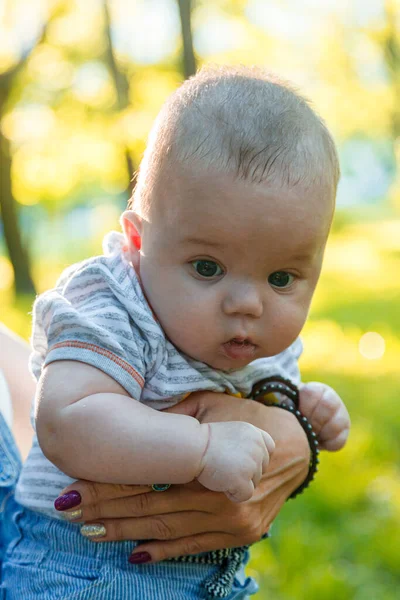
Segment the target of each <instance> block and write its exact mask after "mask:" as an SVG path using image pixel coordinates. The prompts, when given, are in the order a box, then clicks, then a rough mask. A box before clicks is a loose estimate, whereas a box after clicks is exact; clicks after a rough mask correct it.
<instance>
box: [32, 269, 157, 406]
mask: <svg viewBox="0 0 400 600" xmlns="http://www.w3.org/2000/svg"><path fill="white" fill-rule="evenodd" d="M60 282H61V285H59V286H58V287H57V288H56V289H54V290H51V291H50V292H46V293H45V294H43V295H42V296H40V297H39V298H38V299H37V301H36V303H35V305H34V311H33V314H34V326H33V336H32V343H33V350H34V352H33V357H32V359H31V363H32V364H33V365H35V364H36V365H38V363H39V364H41V368H43V367H44V366H46V365H48V364H50V363H52V362H54V361H57V360H76V361H79V362H83V363H86V364H89V365H92V366H93V367H96V368H98V369H100V370H101V371H103V372H104V373H106V374H107V375H109V376H110V377H112V378H113V379H114V380H115V381H117V382H118V383H119V384H120V385H121V386H122V387H123V388H124V389H125V390H126V391H127V392H128V393H129V394H130V395H131V396H132V397H133V398H135V399H136V400H140V396H141V392H142V388H143V385H144V378H145V371H146V367H145V362H144V345H145V340H143V338H142V337H141V334H140V331H139V330H138V329H137V328H135V324H134V323H133V321H132V319H131V318H130V316H129V313H128V312H127V310H126V308H125V307H124V306H123V305H122V304H121V303H120V301H119V300H118V298H117V297H116V295H115V293H114V291H113V285H112V278H111V281H110V274H109V273H107V272H106V269H105V267H104V265H102V264H98V265H95V264H91V265H86V266H83V267H81V268H80V269H78V271H77V272H75V273H73V274H72V275H71V277H70V278H68V279H67V281H65V279H64V280H63V279H61V280H60ZM35 355H36V356H35ZM72 383H73V382H72Z"/></svg>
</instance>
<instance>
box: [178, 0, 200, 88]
mask: <svg viewBox="0 0 400 600" xmlns="http://www.w3.org/2000/svg"><path fill="white" fill-rule="evenodd" d="M178 4H179V16H180V19H181V30H182V40H183V57H182V59H183V73H184V75H185V78H186V79H187V78H188V77H190V76H191V75H194V74H195V73H196V68H197V67H196V57H195V55H194V49H193V36H192V24H191V14H192V0H178Z"/></svg>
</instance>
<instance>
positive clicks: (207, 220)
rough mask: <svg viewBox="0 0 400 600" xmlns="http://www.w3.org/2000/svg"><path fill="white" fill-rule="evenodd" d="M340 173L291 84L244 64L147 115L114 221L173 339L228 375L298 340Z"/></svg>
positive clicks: (204, 78) (215, 73) (183, 90)
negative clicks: (128, 197)
mask: <svg viewBox="0 0 400 600" xmlns="http://www.w3.org/2000/svg"><path fill="white" fill-rule="evenodd" d="M338 178H339V165H338V159H337V154H336V150H335V145H334V142H333V140H332V137H331V135H330V134H329V132H328V130H327V128H326V126H325V124H324V123H323V121H322V120H321V119H320V118H319V117H318V116H317V115H316V114H315V112H314V111H313V110H312V109H311V108H310V106H309V104H308V103H307V102H306V101H305V100H304V99H303V98H302V97H301V96H299V95H298V94H297V93H296V92H294V91H293V89H292V88H291V87H290V86H289V85H288V84H287V83H286V82H283V81H281V80H280V79H278V78H276V77H274V76H271V75H269V74H267V73H265V72H263V71H261V70H258V69H257V70H256V69H250V68H244V67H240V68H230V67H228V68H227V67H223V68H215V69H209V68H208V69H204V70H202V71H200V72H199V73H198V74H197V75H196V76H195V77H193V78H191V79H189V80H188V81H185V83H184V84H183V85H182V86H181V87H180V88H179V89H178V90H177V91H176V92H175V93H174V94H173V95H172V96H171V97H170V98H169V100H168V101H167V102H166V104H165V105H164V107H163V108H162V110H161V112H160V114H159V116H158V118H157V120H156V122H155V124H154V127H153V129H152V132H151V134H150V137H149V144H148V147H147V149H146V152H145V155H144V158H143V161H142V164H141V167H140V171H139V176H138V181H137V186H136V190H135V194H134V198H133V202H132V205H131V207H130V210H128V211H127V212H125V213H124V215H123V218H122V222H123V226H124V231H125V235H126V237H127V241H128V244H129V246H130V248H131V250H132V253H135V252H136V253H137V248H138V246H141V247H140V254H139V266H138V268H139V271H140V277H141V281H142V285H143V289H144V292H145V294H146V297H147V299H148V301H149V303H150V305H151V307H152V309H153V311H154V312H155V314H156V315H157V317H158V319H159V321H160V323H161V325H162V327H163V329H164V331H165V332H166V334H167V336H168V337H169V339H170V340H171V342H172V343H173V344H174V345H175V346H177V348H179V349H180V350H181V351H182V352H184V353H185V354H187V355H189V356H191V357H193V358H195V359H198V360H200V361H202V362H205V363H207V364H209V365H210V366H212V367H214V368H216V369H222V370H231V369H238V368H241V367H243V366H245V365H246V364H248V363H249V362H251V361H252V360H254V359H256V358H261V357H264V356H273V355H275V354H278V353H279V352H281V351H283V350H284V349H285V348H287V347H288V346H289V345H290V344H291V343H292V342H293V341H294V340H295V339H296V338H297V336H298V335H299V333H300V331H301V329H302V327H303V325H304V322H305V320H306V317H307V313H308V310H309V306H310V302H311V299H312V295H313V293H314V290H315V286H316V284H317V281H318V278H319V274H320V270H321V264H322V258H323V253H324V249H325V244H326V240H327V236H328V233H329V228H330V224H331V220H332V215H333V210H334V201H335V194H336V187H337V182H338ZM139 242H140V243H139Z"/></svg>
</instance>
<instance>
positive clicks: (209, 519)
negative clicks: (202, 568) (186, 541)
mask: <svg viewBox="0 0 400 600" xmlns="http://www.w3.org/2000/svg"><path fill="white" fill-rule="evenodd" d="M220 522H221V519H219V518H218V516H210V515H209V514H206V513H201V512H192V511H188V512H181V513H176V514H169V515H157V516H153V517H142V518H136V519H135V518H130V519H103V520H102V521H101V522H97V523H93V522H92V523H88V522H86V523H85V524H84V525H83V527H81V533H82V535H84V536H85V537H88V538H89V539H90V538H92V539H93V541H96V542H111V541H119V540H146V539H148V540H174V539H178V538H181V537H182V536H187V535H188V534H190V535H195V534H198V533H204V532H208V531H215V530H218V527H219V525H220ZM97 525H99V526H102V528H103V529H102V530H100V529H99V528H98V527H94V526H97ZM98 531H101V533H102V535H101V537H98V536H97V532H98Z"/></svg>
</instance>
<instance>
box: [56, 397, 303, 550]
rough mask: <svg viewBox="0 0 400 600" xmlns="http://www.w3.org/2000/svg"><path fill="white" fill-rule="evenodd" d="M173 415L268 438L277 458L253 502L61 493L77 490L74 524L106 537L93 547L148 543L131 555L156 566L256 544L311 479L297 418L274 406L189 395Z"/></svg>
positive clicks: (218, 496)
mask: <svg viewBox="0 0 400 600" xmlns="http://www.w3.org/2000/svg"><path fill="white" fill-rule="evenodd" d="M168 411H169V412H175V413H180V414H188V415H191V416H194V417H196V418H198V419H199V421H201V422H218V421H226V420H240V421H247V422H249V423H252V424H253V425H256V426H257V427H260V428H261V429H264V430H265V431H268V433H270V435H271V436H272V438H273V439H274V441H275V451H274V453H273V455H272V457H271V461H270V464H269V467H268V469H267V472H266V474H265V475H264V476H263V478H262V480H261V482H260V484H259V485H258V487H257V489H256V490H255V493H254V495H253V496H252V498H251V499H250V500H248V501H247V502H243V503H240V504H236V503H233V502H230V501H229V500H228V499H227V498H226V496H225V494H222V493H218V492H211V491H210V490H207V489H205V488H204V487H202V486H201V485H200V484H199V483H198V482H192V483H189V484H186V485H173V486H172V487H171V488H170V489H169V490H168V491H166V492H162V493H156V492H153V491H152V490H151V488H149V486H127V485H111V484H98V483H91V482H85V481H79V482H77V483H74V484H72V485H70V486H68V488H66V489H65V490H63V493H67V492H71V490H76V491H78V492H79V494H80V496H81V498H82V500H81V503H80V504H79V506H75V507H74V510H75V511H76V509H77V508H79V509H80V510H81V511H82V512H81V515H80V518H79V519H77V521H78V522H79V521H85V522H86V524H88V522H90V523H91V524H93V523H96V524H101V525H103V526H104V527H105V532H106V533H105V535H104V536H102V537H93V538H92V539H93V540H95V541H96V542H103V541H111V540H150V541H146V542H143V543H142V544H140V545H139V546H137V547H136V548H135V551H134V554H137V553H139V552H141V553H143V552H145V553H148V554H149V556H150V557H151V560H152V561H153V562H157V561H159V560H165V559H167V558H173V557H176V556H182V555H186V554H196V553H199V552H206V551H210V550H217V549H220V548H229V547H235V546H242V545H246V544H251V543H254V542H256V541H258V540H259V539H260V538H261V536H262V535H263V534H264V533H266V532H267V531H268V528H269V526H270V524H271V522H272V521H273V520H274V518H275V517H276V515H277V514H278V512H279V511H280V509H281V507H282V505H283V504H284V502H285V501H286V499H287V498H288V496H289V495H290V494H291V493H292V491H294V490H295V489H296V488H297V487H298V486H299V485H300V484H301V483H302V481H303V480H304V479H305V477H306V475H307V472H308V463H309V452H310V451H309V447H308V442H307V439H306V436H305V434H304V432H303V430H302V428H301V427H300V425H299V424H298V422H297V420H296V418H295V417H294V416H293V415H292V414H290V413H288V412H287V411H284V410H281V409H279V408H277V407H273V406H271V407H270V406H268V407H267V406H263V405H262V404H259V403H257V402H254V401H252V400H240V401H238V400H237V399H235V398H232V397H231V396H227V395H225V394H216V393H214V392H198V393H196V394H192V395H191V396H189V398H188V399H187V400H185V401H184V402H182V403H180V404H178V405H177V406H174V407H173V408H171V409H168ZM155 483H163V482H155Z"/></svg>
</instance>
